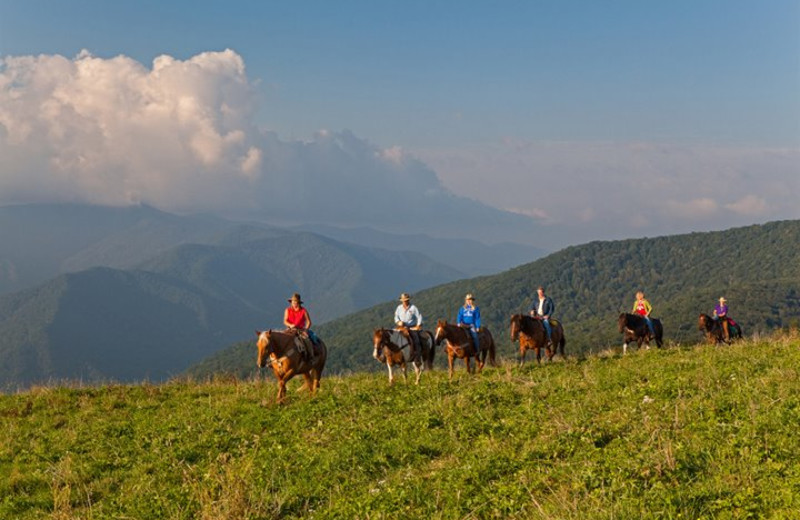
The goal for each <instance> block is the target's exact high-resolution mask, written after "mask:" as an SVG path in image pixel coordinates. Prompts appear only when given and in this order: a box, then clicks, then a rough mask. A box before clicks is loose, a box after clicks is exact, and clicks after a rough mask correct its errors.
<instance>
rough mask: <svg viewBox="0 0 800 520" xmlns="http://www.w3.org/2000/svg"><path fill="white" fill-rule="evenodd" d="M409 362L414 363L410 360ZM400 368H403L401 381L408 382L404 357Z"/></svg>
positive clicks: (406, 364)
mask: <svg viewBox="0 0 800 520" xmlns="http://www.w3.org/2000/svg"><path fill="white" fill-rule="evenodd" d="M411 364H414V362H413V361H412V362H411ZM400 368H402V369H403V382H404V383H405V384H408V363H406V360H405V359H404V360H403V361H402V362H401V363H400Z"/></svg>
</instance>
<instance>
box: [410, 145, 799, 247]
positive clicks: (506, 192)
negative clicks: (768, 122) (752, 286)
mask: <svg viewBox="0 0 800 520" xmlns="http://www.w3.org/2000/svg"><path fill="white" fill-rule="evenodd" d="M410 153H414V154H415V155H416V156H417V157H420V158H421V159H422V160H423V161H425V163H426V164H428V165H430V166H431V167H432V168H433V169H435V170H436V172H437V174H438V175H439V177H440V178H441V179H442V183H443V184H444V186H445V187H447V188H449V189H450V190H452V191H453V192H455V193H457V194H459V195H463V196H467V197H474V198H478V199H480V200H482V201H484V202H486V203H488V204H491V205H493V206H497V207H505V208H532V207H533V208H536V210H537V211H538V212H541V214H545V215H547V216H548V220H547V223H548V225H549V226H551V227H552V228H558V229H560V230H561V231H562V236H563V237H564V244H567V243H575V242H576V241H585V240H593V239H598V238H625V237H631V236H641V235H649V236H653V235H657V234H674V233H681V232H688V231H696V230H704V229H724V228H728V227H732V226H736V225H746V224H751V223H753V222H754V221H756V220H757V221H759V222H764V221H767V220H777V219H787V218H795V219H796V218H800V204H797V198H798V196H800V148H758V147H747V146H738V147H733V146H731V147H722V146H716V147H712V146H692V145H678V144H663V143H644V142H638V143H637V142H634V143H625V142H552V141H550V142H548V141H527V140H521V139H513V138H507V139H505V140H504V141H503V142H499V143H488V144H479V145H471V146H470V147H469V148H436V149H414V150H410ZM744 193H747V194H748V195H747V196H744V197H743V196H742V195H743V194H744Z"/></svg>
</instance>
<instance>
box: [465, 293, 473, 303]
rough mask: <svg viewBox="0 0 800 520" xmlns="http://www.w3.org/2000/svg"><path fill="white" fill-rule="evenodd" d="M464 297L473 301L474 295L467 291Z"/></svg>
mask: <svg viewBox="0 0 800 520" xmlns="http://www.w3.org/2000/svg"><path fill="white" fill-rule="evenodd" d="M464 299H465V300H471V301H475V297H474V296H472V293H467V295H466V296H465V297H464Z"/></svg>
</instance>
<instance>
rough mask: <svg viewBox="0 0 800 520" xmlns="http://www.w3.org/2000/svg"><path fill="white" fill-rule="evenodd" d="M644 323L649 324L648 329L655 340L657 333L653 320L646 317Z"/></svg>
mask: <svg viewBox="0 0 800 520" xmlns="http://www.w3.org/2000/svg"><path fill="white" fill-rule="evenodd" d="M644 321H645V322H646V323H647V328H648V329H650V334H652V335H653V337H654V338H655V337H656V331H655V329H654V328H653V320H651V319H650V316H645V317H644Z"/></svg>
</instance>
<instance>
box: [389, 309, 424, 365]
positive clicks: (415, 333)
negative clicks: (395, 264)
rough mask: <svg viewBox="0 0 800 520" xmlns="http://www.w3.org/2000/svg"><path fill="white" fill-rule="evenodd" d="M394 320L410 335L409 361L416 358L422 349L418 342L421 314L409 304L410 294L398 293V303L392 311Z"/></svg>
mask: <svg viewBox="0 0 800 520" xmlns="http://www.w3.org/2000/svg"><path fill="white" fill-rule="evenodd" d="M394 322H395V325H397V326H398V327H399V328H401V329H405V330H407V331H408V335H409V337H410V340H411V341H409V347H408V350H409V352H408V357H409V359H410V360H411V361H414V360H415V359H416V358H417V354H418V353H419V352H421V351H422V347H420V343H419V330H420V329H422V315H421V314H420V313H419V309H417V306H416V305H411V296H409V295H408V293H403V294H401V295H400V305H398V306H397V309H395V311H394Z"/></svg>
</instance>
